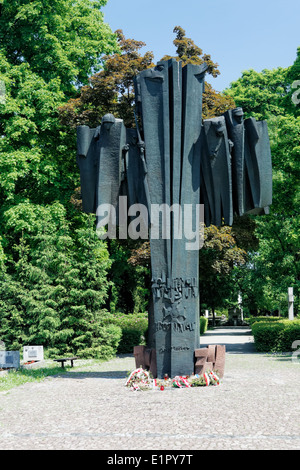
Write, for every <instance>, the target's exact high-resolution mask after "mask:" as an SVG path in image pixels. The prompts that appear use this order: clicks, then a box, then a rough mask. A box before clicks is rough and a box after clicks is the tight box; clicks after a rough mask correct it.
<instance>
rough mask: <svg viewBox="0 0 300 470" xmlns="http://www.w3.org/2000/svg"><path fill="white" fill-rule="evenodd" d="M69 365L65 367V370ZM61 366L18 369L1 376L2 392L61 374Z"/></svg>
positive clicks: (0, 386)
mask: <svg viewBox="0 0 300 470" xmlns="http://www.w3.org/2000/svg"><path fill="white" fill-rule="evenodd" d="M66 370H68V367H66V368H65V371H66ZM61 372H62V368H61V367H60V366H56V365H54V366H47V367H43V368H40V369H18V370H12V371H10V372H9V373H8V374H5V375H1V376H0V392H5V391H7V390H11V389H12V388H14V387H18V386H19V385H23V384H25V383H27V382H40V381H41V380H44V379H45V378H46V377H49V376H52V375H57V374H61Z"/></svg>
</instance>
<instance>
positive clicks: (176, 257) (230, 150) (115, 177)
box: [77, 59, 272, 377]
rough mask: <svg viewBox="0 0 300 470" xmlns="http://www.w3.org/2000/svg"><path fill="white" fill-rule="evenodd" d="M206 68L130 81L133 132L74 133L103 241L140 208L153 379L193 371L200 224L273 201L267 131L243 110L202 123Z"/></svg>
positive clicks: (113, 126) (117, 125)
mask: <svg viewBox="0 0 300 470" xmlns="http://www.w3.org/2000/svg"><path fill="white" fill-rule="evenodd" d="M206 68H207V66H206V65H205V64H203V65H191V64H188V65H185V66H184V67H183V66H182V63H181V62H177V61H176V60H175V59H170V60H168V61H161V62H158V64H157V66H156V67H154V68H151V69H147V70H144V71H142V72H141V73H140V74H139V75H138V76H137V77H136V78H135V97H136V127H135V128H133V129H126V128H125V126H124V124H123V121H122V120H120V119H116V118H115V117H114V116H112V115H111V114H108V115H105V116H104V117H103V119H102V123H101V125H100V126H99V127H97V128H95V129H90V128H89V127H88V126H79V127H78V128H77V163H78V166H79V169H80V178H81V191H82V203H83V210H84V211H86V212H92V213H96V214H97V224H98V225H99V224H100V225H101V224H102V225H105V223H106V224H108V226H109V229H108V233H107V235H108V236H115V233H116V232H115V228H114V227H115V225H119V231H120V234H121V236H124V233H127V231H126V227H125V225H126V223H127V214H126V217H124V211H125V212H126V211H127V210H128V214H129V215H131V216H132V214H133V213H134V212H133V211H130V208H131V207H132V206H136V205H139V206H140V207H142V208H146V211H144V210H141V213H143V217H142V219H143V223H144V225H145V227H146V229H147V227H148V226H149V238H150V247H151V271H152V299H151V302H150V308H149V345H148V346H149V348H150V350H151V351H152V353H151V357H152V362H153V361H155V365H153V364H152V370H155V371H156V374H157V377H163V376H164V375H165V374H168V375H169V376H170V377H174V376H176V375H191V374H193V373H194V369H195V350H197V349H198V348H199V347H200V344H199V343H200V335H199V275H198V273H199V256H198V250H199V248H200V246H201V240H199V230H200V223H201V222H204V223H205V224H206V225H207V226H208V225H210V224H214V225H221V224H222V223H223V222H224V223H225V224H228V225H231V224H232V220H233V215H234V214H238V215H242V214H244V213H246V212H249V211H255V212H263V213H264V212H266V211H267V208H268V206H269V205H270V204H271V202H272V168H271V153H270V145H269V139H268V132H267V126H266V123H265V122H257V121H255V120H254V119H252V118H251V119H248V120H247V119H246V120H244V119H243V110H242V109H241V108H237V109H235V110H231V111H228V112H227V113H225V114H224V115H223V116H218V117H215V118H212V119H206V120H204V121H203V119H202V94H203V91H204V76H205V71H206ZM120 196H123V199H122V198H121V197H120ZM124 201H125V202H124ZM202 206H204V211H203V212H201V207H202ZM120 209H121V210H120ZM104 212H105V214H106V215H105V217H104ZM145 214H146V215H145ZM201 215H202V217H201ZM103 217H104V218H103ZM130 220H131V219H130ZM158 221H159V223H158ZM104 222H105V223H104ZM139 222H140V223H141V219H139ZM148 224H149V225H148ZM147 233H148V231H147ZM122 234H123V235H122ZM200 269H201V266H200ZM140 353H141V352H140V351H139V354H140Z"/></svg>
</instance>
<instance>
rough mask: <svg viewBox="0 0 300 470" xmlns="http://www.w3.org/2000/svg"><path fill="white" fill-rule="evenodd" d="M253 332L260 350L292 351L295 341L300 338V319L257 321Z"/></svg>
mask: <svg viewBox="0 0 300 470" xmlns="http://www.w3.org/2000/svg"><path fill="white" fill-rule="evenodd" d="M251 328H252V334H253V337H254V341H255V347H256V350H257V351H258V352H291V351H292V350H293V348H292V345H293V343H294V341H297V340H300V320H286V319H281V320H278V321H273V320H269V317H268V319H267V320H266V318H265V321H257V322H255V323H253V324H252V326H251Z"/></svg>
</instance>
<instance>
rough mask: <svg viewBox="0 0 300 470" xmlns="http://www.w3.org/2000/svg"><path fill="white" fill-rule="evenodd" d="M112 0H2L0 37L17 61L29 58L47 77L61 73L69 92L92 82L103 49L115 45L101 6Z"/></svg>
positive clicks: (11, 59)
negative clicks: (90, 76)
mask: <svg viewBox="0 0 300 470" xmlns="http://www.w3.org/2000/svg"><path fill="white" fill-rule="evenodd" d="M106 3H107V0H93V1H90V0H75V1H74V0H52V1H51V2H49V1H48V0H2V2H1V10H0V41H1V48H3V50H4V51H5V54H6V57H7V59H8V61H9V62H10V63H11V64H13V65H19V64H22V63H23V62H27V63H28V64H30V67H31V69H32V71H33V72H35V73H37V74H38V75H39V76H40V77H42V78H43V79H45V80H46V81H47V82H48V81H50V80H53V79H57V78H59V79H60V80H61V84H62V89H63V90H64V92H66V93H68V94H70V93H71V94H73V93H74V92H76V88H75V87H76V85H77V86H78V85H81V84H82V83H87V78H88V76H89V75H90V73H91V70H92V69H94V70H97V69H99V68H100V66H101V64H102V55H103V54H109V53H111V52H113V51H114V50H115V49H116V40H115V37H114V35H113V34H112V32H111V30H110V27H109V26H108V25H107V24H105V23H104V21H103V13H102V12H101V7H103V6H104V5H106Z"/></svg>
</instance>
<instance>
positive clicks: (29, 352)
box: [23, 346, 44, 362]
mask: <svg viewBox="0 0 300 470" xmlns="http://www.w3.org/2000/svg"><path fill="white" fill-rule="evenodd" d="M43 360H44V348H43V346H24V347H23V361H24V362H29V361H43Z"/></svg>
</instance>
